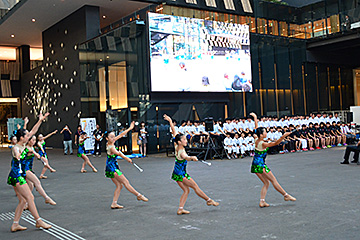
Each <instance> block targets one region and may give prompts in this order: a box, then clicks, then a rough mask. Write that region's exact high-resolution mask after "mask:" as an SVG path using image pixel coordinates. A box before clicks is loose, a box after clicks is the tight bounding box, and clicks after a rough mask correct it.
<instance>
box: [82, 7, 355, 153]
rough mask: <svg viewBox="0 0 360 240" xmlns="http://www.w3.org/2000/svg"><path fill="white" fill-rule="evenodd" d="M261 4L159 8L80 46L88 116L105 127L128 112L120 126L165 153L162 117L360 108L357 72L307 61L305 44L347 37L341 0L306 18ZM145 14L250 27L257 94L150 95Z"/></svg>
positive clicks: (316, 9)
mask: <svg viewBox="0 0 360 240" xmlns="http://www.w3.org/2000/svg"><path fill="white" fill-rule="evenodd" d="M260 2H261V4H260ZM260 2H258V3H257V4H255V6H256V7H255V9H254V16H239V15H233V14H224V13H218V12H210V11H202V10H195V9H191V8H181V7H175V6H169V5H164V6H162V5H159V6H156V7H153V8H148V9H146V10H145V11H140V12H137V13H136V14H134V16H128V17H127V18H126V19H125V20H122V21H121V22H122V23H116V24H118V25H116V24H114V26H111V27H110V28H107V29H105V32H106V33H105V34H103V35H101V36H99V37H97V38H95V39H93V40H91V41H88V42H86V43H83V44H82V45H80V48H79V49H80V53H79V58H80V64H81V66H80V68H81V71H80V79H81V104H82V113H83V116H97V117H100V118H101V119H103V121H106V118H107V117H106V114H109V111H110V112H111V111H112V112H113V113H114V112H118V113H119V112H121V111H124V110H126V111H127V112H128V113H129V114H128V116H129V117H126V118H124V117H122V118H121V120H119V122H120V123H121V125H120V126H124V124H126V122H127V120H130V119H131V120H136V121H139V122H140V121H145V122H146V123H147V124H148V132H149V140H150V141H149V151H150V152H155V151H159V150H163V149H165V147H166V145H167V144H168V140H169V137H164V136H168V135H169V133H168V128H167V127H165V125H164V124H165V122H164V121H163V119H162V116H163V114H164V113H167V114H169V115H171V116H173V117H174V119H175V120H177V121H181V120H186V119H193V120H195V119H203V118H205V117H208V116H212V117H214V118H224V117H226V116H229V117H243V116H247V115H248V114H249V113H250V112H252V111H254V112H256V113H258V114H260V115H277V116H281V115H289V114H309V113H311V112H318V111H325V110H343V109H349V107H350V106H351V105H353V104H354V97H353V96H354V95H353V73H352V68H350V67H348V66H339V65H329V64H320V63H312V62H308V61H307V58H306V39H310V38H316V37H324V36H327V35H330V34H335V33H338V32H340V31H341V28H340V26H341V23H342V20H341V14H342V13H341V12H339V9H341V8H339V5H336V2H337V1H326V4H325V3H324V2H322V3H317V4H315V5H316V6H313V5H311V6H308V7H304V9H303V10H302V11H301V12H300V11H299V10H298V9H297V10H296V9H292V8H289V7H288V6H284V5H278V4H273V3H268V2H263V1H260ZM307 8H309V9H307ZM289 9H290V10H291V11H294V12H293V13H294V15H292V14H289V13H288V12H289V11H290V10H289ZM327 10H328V11H327ZM147 11H154V12H157V13H163V14H170V15H171V14H173V15H177V16H185V17H196V18H203V19H211V20H216V21H224V22H234V23H240V24H248V25H249V26H250V31H251V40H250V41H251V57H252V77H253V82H252V83H253V87H254V92H253V93H224V94H210V93H209V94H203V95H202V94H197V96H194V94H187V93H175V94H174V93H171V94H170V93H168V94H166V93H164V94H162V95H161V94H153V93H151V92H150V77H149V76H150V74H149V53H148V51H149V47H148V30H147V26H146V24H147V22H146V19H147V17H146V13H147ZM294 16H296V17H295V19H294ZM140 19H142V20H140ZM144 20H145V21H144ZM115 26H118V27H117V28H116V29H113V30H111V28H113V27H115ZM119 119H120V118H119ZM121 121H123V122H121ZM115 128H116V126H115ZM119 128H120V127H119ZM133 146H134V144H133ZM134 147H135V146H134Z"/></svg>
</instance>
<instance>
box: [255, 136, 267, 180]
mask: <svg viewBox="0 0 360 240" xmlns="http://www.w3.org/2000/svg"><path fill="white" fill-rule="evenodd" d="M262 143H263V141H260V142H259V143H258V146H259V145H261V144H262ZM268 149H269V148H266V149H262V148H261V149H258V148H257V147H256V148H255V155H254V159H253V161H252V164H251V172H252V173H263V172H264V169H265V171H266V172H267V173H268V172H270V168H268V166H266V163H265V159H266V156H267V151H268Z"/></svg>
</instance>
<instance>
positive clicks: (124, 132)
mask: <svg viewBox="0 0 360 240" xmlns="http://www.w3.org/2000/svg"><path fill="white" fill-rule="evenodd" d="M134 127H135V122H134V121H132V122H131V124H130V127H129V128H128V129H126V130H125V131H123V132H122V133H120V134H119V135H118V136H116V137H115V141H117V140H119V139H120V138H122V137H123V136H125V135H126V134H127V133H128V132H130V131H131V130H132V129H133V128H134Z"/></svg>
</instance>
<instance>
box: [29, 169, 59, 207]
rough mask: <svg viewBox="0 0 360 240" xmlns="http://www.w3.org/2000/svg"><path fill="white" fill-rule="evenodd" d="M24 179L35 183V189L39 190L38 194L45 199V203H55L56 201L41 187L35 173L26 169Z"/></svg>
mask: <svg viewBox="0 0 360 240" xmlns="http://www.w3.org/2000/svg"><path fill="white" fill-rule="evenodd" d="M26 180H27V181H29V182H31V183H33V184H34V185H35V188H36V190H37V191H38V192H39V194H40V195H41V196H42V197H43V198H44V199H45V203H48V204H51V205H56V202H54V201H53V200H52V199H51V198H50V197H49V196H48V195H47V194H46V192H45V190H44V189H43V187H42V185H41V182H40V180H39V179H38V178H37V177H36V175H35V174H33V173H32V172H31V171H26Z"/></svg>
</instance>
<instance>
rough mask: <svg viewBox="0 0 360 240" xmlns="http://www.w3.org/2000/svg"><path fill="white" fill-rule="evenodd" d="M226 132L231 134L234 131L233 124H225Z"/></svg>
mask: <svg viewBox="0 0 360 240" xmlns="http://www.w3.org/2000/svg"><path fill="white" fill-rule="evenodd" d="M223 126H224V130H226V131H228V132H231V131H232V130H233V129H232V126H231V123H224V125H223Z"/></svg>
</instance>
